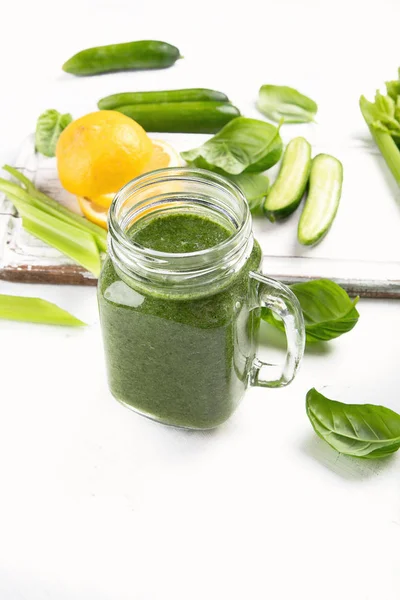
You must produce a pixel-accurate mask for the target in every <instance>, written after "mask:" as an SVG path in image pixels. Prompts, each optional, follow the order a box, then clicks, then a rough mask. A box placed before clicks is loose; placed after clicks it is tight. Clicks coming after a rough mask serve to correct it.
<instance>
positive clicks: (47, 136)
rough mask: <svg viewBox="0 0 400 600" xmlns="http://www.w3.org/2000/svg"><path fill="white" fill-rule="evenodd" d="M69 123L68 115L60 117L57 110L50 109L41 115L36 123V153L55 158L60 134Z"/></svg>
mask: <svg viewBox="0 0 400 600" xmlns="http://www.w3.org/2000/svg"><path fill="white" fill-rule="evenodd" d="M71 121H72V116H71V115H70V114H68V113H66V114H65V115H61V114H60V113H59V112H58V110H55V109H52V108H51V109H50V110H46V112H44V113H43V114H41V115H40V117H39V118H38V120H37V123H36V135H35V145H36V151H37V152H40V153H41V154H44V155H45V156H55V155H56V145H57V141H58V138H59V137H60V133H61V132H62V131H63V129H65V128H66V126H67V125H69V124H70V123H71Z"/></svg>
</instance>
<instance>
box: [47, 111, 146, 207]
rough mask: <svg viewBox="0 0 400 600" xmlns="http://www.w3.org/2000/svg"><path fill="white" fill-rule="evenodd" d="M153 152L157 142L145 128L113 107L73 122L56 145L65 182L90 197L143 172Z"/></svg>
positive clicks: (60, 172)
mask: <svg viewBox="0 0 400 600" xmlns="http://www.w3.org/2000/svg"><path fill="white" fill-rule="evenodd" d="M152 155H153V145H152V142H151V140H150V138H149V137H148V135H147V134H146V132H145V130H144V129H143V128H142V127H141V126H140V125H139V124H138V123H136V121H134V120H133V119H130V118H129V117H127V116H125V115H123V114H121V113H119V112H117V111H113V110H100V111H97V112H94V113H90V114H88V115H85V116H84V117H81V118H80V119H77V120H76V121H72V123H70V124H69V125H68V126H67V127H66V128H65V129H64V131H63V132H62V133H61V135H60V137H59V140H58V143H57V148H56V156H57V168H58V175H59V178H60V181H61V184H62V185H63V187H64V188H65V189H66V190H68V191H69V192H71V193H73V194H76V195H78V196H83V197H86V198H96V197H97V196H100V195H103V194H110V193H114V192H116V191H117V190H119V189H120V188H121V187H122V186H124V185H125V184H126V183H128V181H130V180H131V179H133V178H134V177H137V175H140V174H141V173H143V171H144V170H145V168H146V167H147V165H148V163H149V162H150V159H151V158H152Z"/></svg>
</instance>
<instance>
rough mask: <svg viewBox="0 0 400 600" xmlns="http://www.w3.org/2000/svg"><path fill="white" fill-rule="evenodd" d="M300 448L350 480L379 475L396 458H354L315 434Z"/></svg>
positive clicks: (333, 471)
mask: <svg viewBox="0 0 400 600" xmlns="http://www.w3.org/2000/svg"><path fill="white" fill-rule="evenodd" d="M300 449H301V450H302V451H303V452H304V454H306V455H307V456H308V457H310V458H312V459H313V460H316V461H317V462H319V463H320V464H321V465H323V466H324V467H326V468H328V469H329V470H330V471H332V473H335V474H336V475H339V476H340V477H343V478H344V479H347V480H349V481H361V480H363V479H369V478H371V477H376V476H379V475H380V474H381V473H382V472H383V471H384V470H386V469H387V468H388V467H389V466H390V465H391V464H392V463H393V461H394V460H395V455H393V456H388V457H387V458H381V459H375V460H369V459H361V458H352V457H351V456H346V455H344V454H340V453H339V452H337V451H336V450H334V449H333V448H331V447H330V446H329V445H328V444H327V443H326V442H324V441H323V440H321V439H320V438H319V437H317V436H316V435H313V434H310V435H309V436H308V437H307V438H306V439H304V441H303V443H302V445H301V447H300Z"/></svg>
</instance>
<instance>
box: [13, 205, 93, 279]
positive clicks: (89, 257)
mask: <svg viewBox="0 0 400 600" xmlns="http://www.w3.org/2000/svg"><path fill="white" fill-rule="evenodd" d="M8 197H9V198H10V200H11V202H13V204H14V206H15V207H16V209H17V210H18V213H19V214H20V216H21V217H22V225H23V227H24V229H26V231H28V232H29V233H31V234H32V235H34V236H35V237H37V238H39V239H40V240H42V241H43V242H45V243H46V244H49V246H53V248H56V249H57V250H59V251H60V252H62V253H63V254H65V255H66V256H69V257H70V258H72V260H73V261H75V262H76V263H78V264H79V265H82V267H84V268H85V269H87V270H88V271H90V272H91V273H93V274H94V275H95V276H96V277H98V276H99V274H100V268H101V261H100V254H99V249H98V247H97V245H96V242H95V240H94V238H93V235H92V234H91V233H88V232H87V231H82V230H81V229H78V228H77V227H74V226H73V225H70V224H69V223H65V222H64V221H61V220H60V219H58V218H56V217H54V216H52V215H50V214H48V213H46V212H44V211H42V210H40V209H38V208H36V207H35V206H32V205H31V204H30V203H29V202H28V201H26V200H23V199H22V198H20V197H17V196H14V194H10V193H9V194H8Z"/></svg>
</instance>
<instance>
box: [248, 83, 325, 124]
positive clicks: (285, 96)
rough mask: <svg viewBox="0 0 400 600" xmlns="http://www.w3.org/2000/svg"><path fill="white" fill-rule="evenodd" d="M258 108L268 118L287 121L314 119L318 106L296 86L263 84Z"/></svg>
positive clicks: (305, 121)
mask: <svg viewBox="0 0 400 600" xmlns="http://www.w3.org/2000/svg"><path fill="white" fill-rule="evenodd" d="M257 108H258V110H259V111H260V112H262V113H263V115H265V116H266V117H267V118H268V119H271V120H272V121H277V122H279V121H280V120H281V119H283V120H284V122H285V123H308V122H310V121H314V118H315V115H316V114H317V110H318V106H317V104H316V103H315V102H314V100H311V98H308V97H307V96H304V95H303V94H300V92H298V91H297V90H295V89H294V88H291V87H288V86H286V85H263V86H261V88H260V91H259V93H258V102H257Z"/></svg>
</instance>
